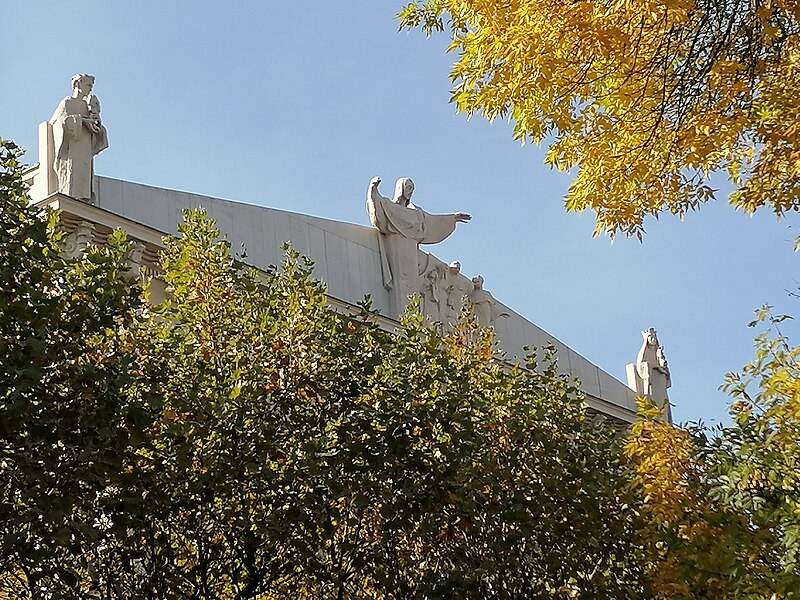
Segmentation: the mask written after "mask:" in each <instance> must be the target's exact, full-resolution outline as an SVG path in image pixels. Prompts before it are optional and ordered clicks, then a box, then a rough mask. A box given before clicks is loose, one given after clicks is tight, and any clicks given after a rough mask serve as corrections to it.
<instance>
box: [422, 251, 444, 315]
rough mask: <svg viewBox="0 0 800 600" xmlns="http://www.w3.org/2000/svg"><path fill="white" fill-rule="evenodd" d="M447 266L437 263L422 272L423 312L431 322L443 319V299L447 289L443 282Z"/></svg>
mask: <svg viewBox="0 0 800 600" xmlns="http://www.w3.org/2000/svg"><path fill="white" fill-rule="evenodd" d="M446 268H447V267H445V266H444V265H442V264H438V263H437V264H435V265H434V266H433V267H432V268H431V269H430V270H428V271H427V272H425V273H423V274H422V289H421V290H420V296H421V300H422V301H421V305H420V308H421V310H422V314H423V315H425V316H426V317H427V318H428V319H429V321H430V322H432V323H435V322H437V321H441V320H442V308H443V306H442V304H443V302H442V300H443V298H444V294H445V290H444V286H443V285H442V282H443V281H444V277H445V270H446Z"/></svg>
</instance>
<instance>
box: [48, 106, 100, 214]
mask: <svg viewBox="0 0 800 600" xmlns="http://www.w3.org/2000/svg"><path fill="white" fill-rule="evenodd" d="M89 118H90V117H89V107H88V105H87V104H86V102H85V101H84V100H83V99H82V98H73V97H72V96H67V97H66V98H64V99H63V100H62V101H61V102H60V103H59V104H58V106H57V107H56V110H55V112H54V113H53V116H52V117H51V118H50V124H51V125H52V126H53V147H54V149H55V161H54V163H53V168H54V169H55V172H56V176H57V177H58V191H59V192H61V193H62V194H66V195H67V196H71V197H73V198H78V199H81V200H83V199H88V198H91V197H92V176H93V174H94V171H93V168H92V160H93V158H94V155H95V154H97V153H98V152H100V151H102V150H105V149H106V148H107V147H108V134H107V132H106V129H105V127H103V125H102V124H100V123H99V122H97V123H96V125H95V126H96V127H97V129H98V132H93V131H92V130H91V129H89V127H88V126H87V125H86V124H85V121H88V120H89Z"/></svg>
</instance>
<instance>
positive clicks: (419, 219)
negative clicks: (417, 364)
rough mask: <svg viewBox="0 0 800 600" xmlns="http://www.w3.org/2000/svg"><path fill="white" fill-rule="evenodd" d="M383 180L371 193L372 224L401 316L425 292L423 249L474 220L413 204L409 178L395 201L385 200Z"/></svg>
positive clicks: (386, 278) (374, 181)
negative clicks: (410, 301)
mask: <svg viewBox="0 0 800 600" xmlns="http://www.w3.org/2000/svg"><path fill="white" fill-rule="evenodd" d="M380 182H381V180H380V178H378V177H373V178H372V181H370V182H369V190H368V191H367V213H368V214H369V220H370V223H372V226H373V227H375V228H376V229H377V230H378V231H379V232H380V233H379V235H378V246H379V249H380V255H381V268H382V271H383V285H384V287H386V289H387V290H392V291H393V294H394V298H395V299H394V303H395V308H396V309H397V312H398V313H399V312H402V311H403V309H404V308H405V306H406V305H407V303H408V299H409V297H410V296H411V295H413V294H419V293H420V290H421V288H422V281H421V275H422V274H423V271H424V269H420V263H419V245H420V244H437V243H439V242H441V241H443V240H444V239H445V238H447V237H448V236H449V235H450V234H451V233H453V231H455V228H456V225H457V224H458V223H466V222H467V221H469V220H470V219H471V217H470V216H469V215H468V214H465V213H451V214H444V215H432V214H430V213H427V212H425V211H424V210H422V208H420V207H419V206H415V205H414V204H412V202H411V196H412V194H413V193H414V182H413V181H411V180H410V179H409V178H408V177H403V178H401V179H398V180H397V183H396V185H395V192H394V198H392V199H391V200H390V199H389V198H385V197H384V196H381V194H380V192H379V191H378V185H379V184H380Z"/></svg>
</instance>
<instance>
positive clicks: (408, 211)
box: [367, 194, 457, 244]
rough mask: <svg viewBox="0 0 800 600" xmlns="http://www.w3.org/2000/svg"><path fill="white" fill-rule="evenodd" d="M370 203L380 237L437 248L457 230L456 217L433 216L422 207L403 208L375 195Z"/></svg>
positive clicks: (368, 201)
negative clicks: (386, 235)
mask: <svg viewBox="0 0 800 600" xmlns="http://www.w3.org/2000/svg"><path fill="white" fill-rule="evenodd" d="M375 196H376V197H371V198H370V199H369V200H367V212H368V213H369V220H370V222H371V223H372V225H373V226H374V227H375V228H377V229H378V231H380V232H381V233H397V234H400V235H402V236H403V237H406V238H410V239H412V240H415V241H416V242H417V243H418V244H438V243H439V242H441V241H443V240H444V239H445V238H447V237H448V236H449V235H450V234H451V233H453V232H454V231H455V229H456V222H457V221H456V216H455V215H431V214H429V213H426V212H425V211H424V210H422V209H421V208H420V207H419V206H414V205H413V204H411V203H409V204H408V206H402V205H400V204H398V203H396V202H392V201H391V200H389V199H388V198H383V197H381V196H378V195H377V194H375Z"/></svg>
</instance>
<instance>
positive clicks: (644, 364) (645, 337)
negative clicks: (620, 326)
mask: <svg viewBox="0 0 800 600" xmlns="http://www.w3.org/2000/svg"><path fill="white" fill-rule="evenodd" d="M627 375H628V387H630V388H631V389H632V390H633V391H634V392H636V393H637V394H638V395H640V396H649V397H650V399H651V400H653V401H654V402H655V403H656V404H658V405H659V406H661V407H662V408H663V410H664V414H665V416H666V417H667V418H669V398H668V396H667V389H669V388H670V387H672V378H671V376H670V372H669V365H668V364H667V359H666V356H665V355H664V347H663V346H662V345H661V343H660V342H659V341H658V334H657V333H656V330H655V329H653V328H652V327H651V328H650V329H646V330H645V331H642V347H641V348H640V349H639V353H638V354H637V355H636V362H635V363H633V364H630V365H628V369H627Z"/></svg>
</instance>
